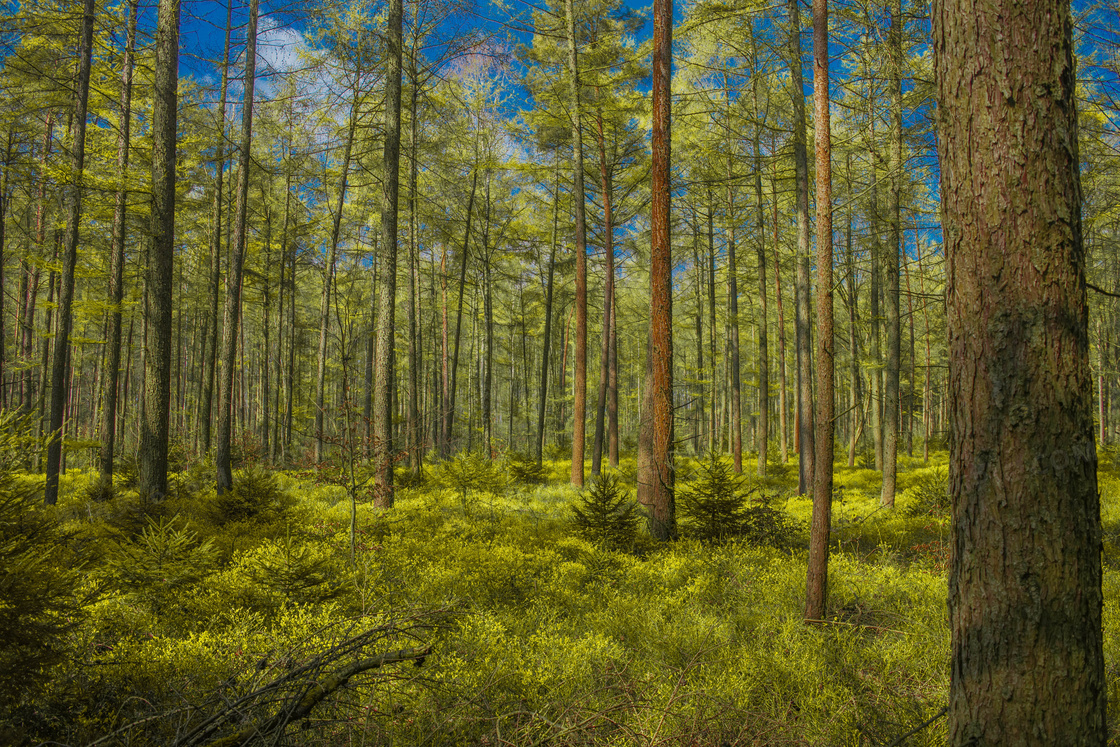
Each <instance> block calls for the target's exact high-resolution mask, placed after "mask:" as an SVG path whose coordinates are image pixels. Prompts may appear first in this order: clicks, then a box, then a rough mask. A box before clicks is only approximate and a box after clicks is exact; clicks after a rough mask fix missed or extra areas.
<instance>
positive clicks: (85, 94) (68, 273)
mask: <svg viewBox="0 0 1120 747" xmlns="http://www.w3.org/2000/svg"><path fill="white" fill-rule="evenodd" d="M82 8H83V9H82V27H81V39H80V43H79V46H78V80H77V85H76V86H75V87H74V120H73V127H72V129H71V134H72V137H73V143H72V145H71V153H72V157H71V158H72V160H71V168H72V174H71V182H70V183H69V184H67V185H66V191H65V199H66V245H65V248H64V250H63V255H62V287H61V289H60V292H59V298H58V331H57V332H56V333H55V338H54V358H53V361H52V363H53V365H52V367H51V400H50V421H49V423H48V428H47V464H46V482H45V488H44V497H45V499H46V503H47V505H48V506H53V505H54V504H55V503H56V502H57V501H58V473H59V470H60V469H61V466H62V426H63V422H62V421H63V415H64V411H65V408H66V379H67V376H66V370H67V369H66V366H67V364H68V362H69V357H70V356H69V354H70V326H71V307H72V305H73V302H74V270H75V268H76V266H77V264H78V238H79V229H80V223H81V217H82V188H83V178H84V172H85V163H86V107H87V104H88V102H89V75H90V67H91V66H92V59H93V20H94V11H95V3H94V0H85V2H84V4H83V6H82ZM157 69H158V68H157ZM157 85H158V83H157ZM157 90H158V89H157ZM157 101H158V93H157ZM156 137H157V139H158V138H159V135H158V133H157V135H156ZM155 147H158V145H157V146H155ZM172 148H174V145H172ZM153 152H154V148H153ZM172 198H174V192H173V193H172ZM153 216H154V213H153ZM168 312H170V308H169V309H168ZM170 318H171V317H170V316H168V320H169V321H170ZM168 335H169V337H168V342H170V330H168ZM164 432H165V434H166V419H165V420H164ZM165 438H166V435H165ZM164 452H165V455H164V461H165V462H166V444H165V449H164ZM141 465H143V466H147V467H148V468H149V472H148V477H149V478H150V477H151V468H152V467H155V466H158V463H157V462H149V463H147V464H146V465H145V463H144V461H143V455H142V456H141ZM141 474H142V475H143V474H144V473H143V472H142V473H141ZM158 484H159V483H158V481H153V480H151V479H149V480H148V481H146V482H141V495H144V494H145V491H144V488H148V489H149V492H150V489H151V488H152V486H153V485H158ZM162 484H163V485H164V486H166V484H167V475H166V474H164V476H163V483H162Z"/></svg>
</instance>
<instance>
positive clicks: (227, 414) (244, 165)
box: [214, 0, 260, 493]
mask: <svg viewBox="0 0 1120 747" xmlns="http://www.w3.org/2000/svg"><path fill="white" fill-rule="evenodd" d="M259 11H260V0H249V22H248V26H247V28H246V32H245V80H244V83H243V94H242V99H241V138H240V144H239V146H238V150H239V153H238V157H237V206H236V208H235V209H234V226H233V243H232V245H231V246H230V254H229V274H228V276H227V277H226V299H225V308H224V314H223V322H222V351H221V353H222V355H221V364H222V377H221V380H220V381H219V382H218V443H217V444H216V448H215V450H214V467H215V471H216V472H217V487H218V492H219V493H222V492H224V491H226V490H229V489H230V488H232V487H233V454H232V449H231V447H232V436H233V394H234V391H233V368H234V365H235V364H236V362H237V340H238V337H239V335H238V331H239V329H240V324H241V278H242V272H243V270H244V267H245V246H246V243H247V240H248V235H247V230H248V226H247V221H248V211H249V171H250V169H251V168H252V162H253V160H252V146H253V94H254V89H255V86H256V77H257V15H258V13H259Z"/></svg>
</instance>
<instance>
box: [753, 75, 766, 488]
mask: <svg viewBox="0 0 1120 747" xmlns="http://www.w3.org/2000/svg"><path fill="white" fill-rule="evenodd" d="M754 103H755V109H756V110H757V109H758V81H757V79H756V81H755V83H754ZM760 129H761V128H760V127H756V128H755V131H754V196H755V201H756V204H757V212H756V214H757V216H758V247H757V249H756V253H755V258H756V261H757V264H758V443H757V446H758V476H759V477H765V476H766V457H767V454H768V453H769V450H770V354H769V345H768V342H769V341H768V340H767V337H768V335H767V326H768V325H769V323H770V322H769V319H768V318H767V311H766V208H765V205H764V204H763V202H762V143H761V139H762V137H761V133H760Z"/></svg>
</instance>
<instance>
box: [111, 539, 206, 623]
mask: <svg viewBox="0 0 1120 747" xmlns="http://www.w3.org/2000/svg"><path fill="white" fill-rule="evenodd" d="M177 523H178V522H177V521H176V520H175V519H174V518H173V519H167V518H163V517H160V518H158V519H149V520H148V527H147V528H146V529H145V530H144V531H143V532H142V533H141V534H140V536H139V537H137V538H135V539H134V540H127V539H125V540H122V541H120V542H118V543H117V546H116V547H115V548H114V550H113V551H112V552H111V553H110V555H109V557H108V559H107V562H106V565H105V568H104V573H105V575H107V576H108V577H109V579H111V580H112V582H113V583H114V584H115V585H116V586H117V587H118V588H119V589H121V590H122V591H123V592H125V593H126V594H127V595H129V596H130V597H131V598H133V599H136V600H137V601H140V602H141V603H143V604H145V605H147V606H148V607H149V608H150V609H152V610H153V611H156V612H159V611H160V610H162V609H163V608H164V607H166V606H167V605H168V604H169V603H171V602H172V601H174V600H175V598H176V596H178V595H180V594H183V593H185V592H186V591H187V590H188V589H189V588H190V587H191V586H192V585H194V584H196V583H198V582H199V581H201V580H202V579H203V578H205V576H206V575H207V574H208V573H209V572H210V571H211V569H212V568H213V566H214V563H215V561H216V557H215V552H214V548H213V545H212V543H211V541H210V540H209V539H207V540H204V541H200V540H199V537H198V533H197V532H193V531H190V530H189V529H187V528H185V527H180V526H176V524H177Z"/></svg>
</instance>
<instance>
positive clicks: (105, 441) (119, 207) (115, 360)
mask: <svg viewBox="0 0 1120 747" xmlns="http://www.w3.org/2000/svg"><path fill="white" fill-rule="evenodd" d="M137 4H138V0H129V4H128V36H127V41H126V42H125V49H124V60H123V61H122V62H121V122H120V131H119V133H118V135H117V196H116V203H115V205H114V207H113V237H112V243H111V247H112V248H111V250H110V251H111V257H110V259H109V304H110V307H109V325H108V332H109V334H108V336H107V337H108V339H107V340H106V341H105V346H106V351H105V352H106V354H107V357H108V360H107V362H106V364H105V369H106V370H105V373H106V374H107V376H106V383H105V393H104V398H103V400H102V406H101V464H100V467H101V480H102V482H103V483H104V484H105V485H106V486H111V485H112V484H113V455H114V451H115V449H116V437H117V389H118V384H119V381H120V368H121V321H122V311H121V302H122V301H123V299H124V245H125V236H126V234H127V232H128V231H127V226H126V225H125V220H126V218H127V199H128V193H127V190H126V188H125V179H126V174H127V172H128V155H129V135H130V133H131V126H132V69H133V65H134V63H135V61H134V59H133V57H134V54H135V51H136V15H137Z"/></svg>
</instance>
